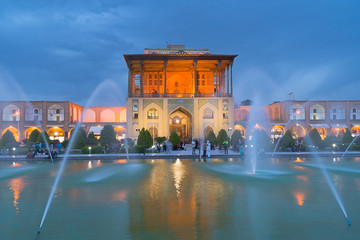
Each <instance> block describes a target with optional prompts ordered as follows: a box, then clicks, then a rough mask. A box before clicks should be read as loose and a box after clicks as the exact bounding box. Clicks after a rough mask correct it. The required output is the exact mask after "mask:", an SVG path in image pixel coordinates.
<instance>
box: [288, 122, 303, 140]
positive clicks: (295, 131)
mask: <svg viewBox="0 0 360 240" xmlns="http://www.w3.org/2000/svg"><path fill="white" fill-rule="evenodd" d="M290 132H291V135H292V136H293V138H295V139H296V138H298V137H299V138H303V137H305V135H306V130H305V128H304V127H303V126H301V125H300V124H297V125H296V126H293V127H292V128H291V129H290Z"/></svg>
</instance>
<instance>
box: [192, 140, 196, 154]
mask: <svg viewBox="0 0 360 240" xmlns="http://www.w3.org/2000/svg"><path fill="white" fill-rule="evenodd" d="M195 147H196V142H195V140H194V139H193V140H192V142H191V149H192V155H195Z"/></svg>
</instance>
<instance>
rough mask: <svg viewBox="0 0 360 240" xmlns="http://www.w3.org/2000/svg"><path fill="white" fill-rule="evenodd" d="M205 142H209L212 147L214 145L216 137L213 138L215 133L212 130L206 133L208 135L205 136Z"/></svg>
mask: <svg viewBox="0 0 360 240" xmlns="http://www.w3.org/2000/svg"><path fill="white" fill-rule="evenodd" d="M205 140H206V141H208V140H209V142H210V143H211V144H212V145H216V136H215V133H214V131H213V130H210V132H209V133H208V135H207V136H206V138H205Z"/></svg>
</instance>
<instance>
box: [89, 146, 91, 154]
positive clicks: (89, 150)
mask: <svg viewBox="0 0 360 240" xmlns="http://www.w3.org/2000/svg"><path fill="white" fill-rule="evenodd" d="M89 155H91V147H89Z"/></svg>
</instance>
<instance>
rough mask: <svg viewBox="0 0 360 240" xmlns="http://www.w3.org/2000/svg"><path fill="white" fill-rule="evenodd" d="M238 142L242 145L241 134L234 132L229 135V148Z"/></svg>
mask: <svg viewBox="0 0 360 240" xmlns="http://www.w3.org/2000/svg"><path fill="white" fill-rule="evenodd" d="M239 140H240V141H241V143H242V144H244V138H243V136H242V135H241V132H240V131H239V130H235V131H234V132H233V134H232V135H231V140H230V143H231V146H233V147H235V146H236V145H237V144H238V142H239Z"/></svg>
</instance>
